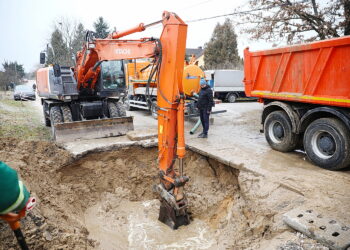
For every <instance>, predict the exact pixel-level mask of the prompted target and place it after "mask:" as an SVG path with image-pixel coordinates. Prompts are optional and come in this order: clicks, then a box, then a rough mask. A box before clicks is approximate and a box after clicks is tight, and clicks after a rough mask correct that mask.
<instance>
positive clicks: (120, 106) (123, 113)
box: [115, 102, 126, 117]
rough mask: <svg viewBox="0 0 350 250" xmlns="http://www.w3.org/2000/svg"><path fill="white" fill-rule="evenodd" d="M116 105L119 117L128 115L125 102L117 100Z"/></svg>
mask: <svg viewBox="0 0 350 250" xmlns="http://www.w3.org/2000/svg"><path fill="white" fill-rule="evenodd" d="M115 106H116V107H117V110H118V114H119V117H124V116H126V109H125V106H124V105H123V103H121V102H116V103H115Z"/></svg>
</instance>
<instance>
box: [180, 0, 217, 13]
mask: <svg viewBox="0 0 350 250" xmlns="http://www.w3.org/2000/svg"><path fill="white" fill-rule="evenodd" d="M211 1H213V0H205V1H202V2H198V3H195V4H192V5H189V6H186V7H184V8H182V9H179V10H177V11H182V10H187V9H189V8H193V7H196V6H198V5H202V4H205V3H208V2H211Z"/></svg>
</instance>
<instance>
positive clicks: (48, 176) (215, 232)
mask: <svg viewBox="0 0 350 250" xmlns="http://www.w3.org/2000/svg"><path fill="white" fill-rule="evenodd" d="M156 157H157V150H156V149H155V148H148V149H146V148H141V147H130V148H123V149H120V150H118V151H111V152H99V153H90V154H88V155H86V156H84V157H82V158H80V159H74V158H73V157H72V156H71V155H70V154H69V153H68V152H67V151H65V150H63V149H61V148H60V147H59V146H57V145H55V144H53V143H50V142H35V141H30V142H28V141H21V140H16V139H3V140H2V141H1V142H0V159H1V160H3V161H5V162H6V163H8V164H9V165H10V166H12V167H14V168H15V169H17V170H18V171H19V173H20V175H21V177H22V179H23V180H24V182H25V183H26V185H27V186H28V188H29V189H30V190H31V191H32V192H33V193H34V195H35V196H36V197H37V198H38V200H39V203H38V206H37V207H36V208H35V209H34V211H33V212H32V213H31V214H29V215H28V216H27V217H26V218H25V219H24V220H23V223H22V224H23V231H24V233H25V235H26V237H27V241H28V244H29V245H30V247H31V248H32V249H127V248H129V249H145V248H148V249H152V248H155V247H157V248H158V249H174V248H178V249H186V248H193V249H225V248H229V249H230V248H231V249H232V248H235V249H247V248H248V249H249V248H250V249H257V248H259V247H262V246H264V248H265V249H271V248H269V247H270V245H269V244H270V240H271V239H272V238H273V237H274V236H276V235H279V234H280V233H283V232H287V233H290V232H289V231H288V229H287V228H286V226H284V225H283V223H282V220H281V217H282V214H283V213H284V212H286V211H288V210H289V209H291V208H292V207H294V206H296V205H299V204H302V203H303V202H304V200H303V197H301V196H300V195H298V194H296V193H294V192H292V191H289V190H286V189H284V188H283V187H280V186H279V185H277V184H273V183H267V182H266V180H264V179H263V178H262V177H260V176H254V175H253V174H251V173H247V172H239V171H238V170H234V169H233V168H230V167H227V166H225V165H223V164H220V163H218V162H216V161H214V160H211V159H207V158H205V157H203V156H201V155H199V154H196V153H193V152H188V154H187V156H186V158H185V172H186V174H187V175H188V176H190V178H191V181H190V182H189V184H188V186H187V188H186V192H187V195H188V197H189V201H190V202H191V203H190V210H191V212H192V216H193V222H192V223H191V224H190V225H189V226H187V227H181V228H180V229H179V230H176V231H172V230H170V229H169V228H167V227H166V226H165V225H163V224H161V223H160V222H158V221H157V216H158V209H159V201H158V200H157V198H158V197H157V195H156V194H154V193H153V192H152V185H153V184H155V183H157V179H158V178H157V173H158V170H157V164H156ZM290 234H291V233H290ZM16 247H17V246H16V242H15V239H14V237H13V236H12V232H11V231H10V230H9V228H8V227H7V225H5V224H4V223H2V222H0V249H9V248H16Z"/></svg>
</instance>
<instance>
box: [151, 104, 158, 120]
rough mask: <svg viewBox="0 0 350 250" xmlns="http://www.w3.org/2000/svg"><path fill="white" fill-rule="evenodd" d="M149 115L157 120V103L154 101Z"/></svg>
mask: <svg viewBox="0 0 350 250" xmlns="http://www.w3.org/2000/svg"><path fill="white" fill-rule="evenodd" d="M150 111H151V115H152V117H153V118H154V119H158V105H157V101H156V100H154V101H152V103H151V110H150Z"/></svg>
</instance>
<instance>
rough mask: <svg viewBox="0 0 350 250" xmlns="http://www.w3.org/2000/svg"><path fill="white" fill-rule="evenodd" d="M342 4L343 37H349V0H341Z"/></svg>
mask: <svg viewBox="0 0 350 250" xmlns="http://www.w3.org/2000/svg"><path fill="white" fill-rule="evenodd" d="M343 4H344V18H345V21H344V22H345V24H344V35H345V36H346V35H350V1H349V0H343Z"/></svg>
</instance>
